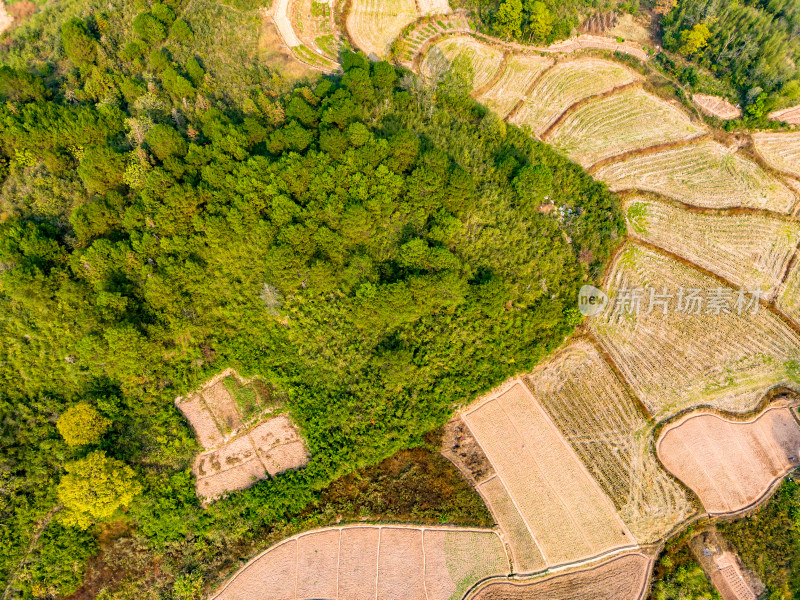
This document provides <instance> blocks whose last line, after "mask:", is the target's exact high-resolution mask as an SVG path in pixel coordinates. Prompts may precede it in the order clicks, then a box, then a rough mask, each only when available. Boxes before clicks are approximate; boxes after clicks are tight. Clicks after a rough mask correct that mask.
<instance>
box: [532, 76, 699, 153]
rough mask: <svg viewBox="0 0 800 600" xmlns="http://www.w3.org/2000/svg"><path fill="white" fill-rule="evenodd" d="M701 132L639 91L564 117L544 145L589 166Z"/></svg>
mask: <svg viewBox="0 0 800 600" xmlns="http://www.w3.org/2000/svg"><path fill="white" fill-rule="evenodd" d="M704 132H705V128H704V127H703V126H702V125H698V124H695V123H692V121H691V120H690V119H689V117H688V115H686V113H684V112H683V111H682V110H679V109H677V108H675V107H674V106H672V105H671V104H670V103H668V102H665V101H664V100H661V99H659V98H657V97H655V96H653V95H652V94H648V93H647V92H645V91H644V90H642V89H629V90H625V91H623V92H620V93H618V94H613V95H611V96H608V97H605V98H600V99H597V100H594V101H592V102H589V103H587V104H585V105H583V106H581V107H579V108H578V109H577V110H575V112H573V113H571V114H569V115H568V116H567V117H566V118H565V119H564V120H563V121H562V122H561V123H559V125H558V126H557V127H556V128H555V129H554V130H553V132H552V134H551V135H549V136H548V137H547V142H548V143H551V144H553V145H554V146H555V147H556V148H558V149H560V150H562V151H563V152H564V153H565V154H566V155H567V156H568V157H569V158H571V159H572V160H574V161H576V162H578V163H579V164H581V165H583V166H584V167H589V166H591V165H593V164H595V163H596V162H598V161H600V160H602V159H606V158H610V157H613V156H617V155H619V154H622V153H624V152H628V151H631V150H639V149H643V148H647V147H650V146H655V145H658V144H664V143H670V142H678V141H681V140H688V139H691V138H693V137H697V136H698V135H701V134H703V133H704Z"/></svg>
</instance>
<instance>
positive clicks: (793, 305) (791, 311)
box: [776, 260, 800, 325]
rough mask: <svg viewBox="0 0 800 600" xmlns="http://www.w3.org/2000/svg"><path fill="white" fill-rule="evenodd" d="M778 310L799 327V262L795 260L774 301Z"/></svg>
mask: <svg viewBox="0 0 800 600" xmlns="http://www.w3.org/2000/svg"><path fill="white" fill-rule="evenodd" d="M776 304H777V306H778V310H780V311H781V312H782V313H783V314H785V315H787V316H788V317H789V318H790V319H791V320H792V321H794V322H795V323H796V324H797V325H800V260H795V262H794V265H793V266H792V269H791V270H790V271H789V274H788V275H787V277H786V281H785V282H784V284H783V287H782V288H781V290H780V292H778V298H777V301H776Z"/></svg>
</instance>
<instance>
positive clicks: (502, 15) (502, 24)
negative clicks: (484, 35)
mask: <svg viewBox="0 0 800 600" xmlns="http://www.w3.org/2000/svg"><path fill="white" fill-rule="evenodd" d="M494 27H495V29H496V30H497V32H498V33H499V34H500V35H501V36H503V37H519V36H520V35H522V0H503V3H502V4H501V5H500V8H499V9H498V10H497V14H496V15H495V16H494Z"/></svg>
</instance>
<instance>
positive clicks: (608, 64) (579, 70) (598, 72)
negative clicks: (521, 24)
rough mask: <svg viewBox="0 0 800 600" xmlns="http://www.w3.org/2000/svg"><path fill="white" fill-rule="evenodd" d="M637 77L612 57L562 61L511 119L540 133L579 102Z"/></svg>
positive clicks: (529, 95) (537, 84)
mask: <svg viewBox="0 0 800 600" xmlns="http://www.w3.org/2000/svg"><path fill="white" fill-rule="evenodd" d="M637 79H639V76H638V75H637V74H636V73H635V72H633V71H631V70H630V69H628V68H626V67H624V66H622V65H620V64H619V63H615V62H613V61H610V60H602V59H599V58H585V57H584V58H576V59H573V60H566V61H563V62H559V63H558V64H557V65H555V66H554V67H553V68H552V69H550V70H549V71H548V72H547V73H545V74H544V75H543V76H542V78H541V79H540V80H539V81H538V82H537V83H536V85H535V86H534V88H533V89H532V90H531V93H530V94H527V97H526V98H525V101H524V103H523V104H522V106H521V107H520V109H519V111H517V113H516V114H515V115H514V117H513V118H512V119H511V122H512V123H513V124H514V125H519V126H520V127H523V126H526V125H527V126H528V127H530V128H531V131H532V132H533V133H535V134H536V135H541V134H542V133H543V132H544V131H545V130H546V129H547V128H548V127H550V126H551V125H552V124H553V123H555V121H556V119H558V117H559V116H560V115H561V114H562V113H563V112H564V111H565V110H567V109H568V108H569V107H570V106H572V105H573V104H575V103H576V102H580V101H581V100H585V99H586V98H589V97H590V96H595V95H597V94H602V93H605V92H608V91H609V90H612V89H614V88H617V87H620V86H623V85H627V84H629V83H633V82H634V81H636V80H637Z"/></svg>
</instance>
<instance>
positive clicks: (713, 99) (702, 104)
mask: <svg viewBox="0 0 800 600" xmlns="http://www.w3.org/2000/svg"><path fill="white" fill-rule="evenodd" d="M692 100H693V101H694V103H695V104H696V105H697V107H698V108H699V109H700V110H701V111H703V112H704V113H705V114H707V115H708V116H710V117H717V118H718V119H723V120H724V121H730V120H732V119H738V118H739V117H741V116H742V110H741V109H740V108H736V107H735V106H734V105H733V104H731V103H730V102H728V101H727V100H725V98H721V97H720V96H709V95H708V94H695V95H694V96H692Z"/></svg>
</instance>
